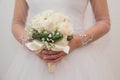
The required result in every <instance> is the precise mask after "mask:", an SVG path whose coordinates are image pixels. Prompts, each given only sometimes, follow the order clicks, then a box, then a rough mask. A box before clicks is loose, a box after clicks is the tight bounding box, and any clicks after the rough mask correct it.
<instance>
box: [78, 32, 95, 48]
mask: <svg viewBox="0 0 120 80" xmlns="http://www.w3.org/2000/svg"><path fill="white" fill-rule="evenodd" d="M79 36H80V37H81V39H82V40H81V41H82V46H84V45H87V44H88V43H89V42H90V41H92V40H93V36H88V35H87V34H85V33H81V34H79Z"/></svg>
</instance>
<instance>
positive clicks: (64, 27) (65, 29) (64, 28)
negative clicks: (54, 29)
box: [58, 22, 74, 35]
mask: <svg viewBox="0 0 120 80" xmlns="http://www.w3.org/2000/svg"><path fill="white" fill-rule="evenodd" d="M58 30H59V31H60V32H61V33H62V34H63V35H72V34H73V32H74V31H73V27H72V24H71V23H68V22H63V23H60V24H59V29H58Z"/></svg>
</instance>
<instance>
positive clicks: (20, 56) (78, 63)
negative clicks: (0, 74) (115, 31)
mask: <svg viewBox="0 0 120 80" xmlns="http://www.w3.org/2000/svg"><path fill="white" fill-rule="evenodd" d="M27 3H28V5H29V14H28V21H29V19H30V18H31V17H32V16H34V15H36V14H37V13H39V12H42V11H44V10H48V9H52V10H56V11H59V12H63V13H64V14H65V15H68V16H70V17H71V19H72V23H73V25H74V28H75V32H76V33H79V31H81V30H82V28H83V21H84V14H85V10H86V7H87V3H88V0H27ZM102 44H104V43H102ZM102 44H101V43H98V44H95V43H93V44H91V45H89V46H85V47H83V48H78V49H76V50H75V51H73V52H72V53H71V54H69V55H67V56H66V57H65V58H64V59H63V60H62V61H61V62H59V63H57V68H56V71H55V72H54V73H49V72H48V69H47V64H46V63H45V62H44V61H42V60H41V59H39V58H38V57H37V56H36V55H35V54H33V53H31V52H29V51H27V50H25V49H24V48H22V47H20V48H19V50H18V53H17V54H16V56H15V59H14V61H13V63H12V65H11V67H10V68H9V69H8V72H7V74H6V76H5V78H4V79H3V80H114V79H113V78H112V73H111V72H110V67H109V64H108V63H107V59H105V58H104V56H102V52H103V51H105V50H106V49H107V47H106V46H104V45H102ZM105 45H107V43H105ZM96 46H97V47H96ZM102 47H103V48H102ZM101 58H102V59H101ZM100 62H104V64H103V65H100V64H101V63H100ZM101 67H102V68H101ZM108 76H111V77H110V78H109V77H108Z"/></svg>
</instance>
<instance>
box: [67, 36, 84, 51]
mask: <svg viewBox="0 0 120 80" xmlns="http://www.w3.org/2000/svg"><path fill="white" fill-rule="evenodd" d="M69 46H70V52H71V51H73V50H74V49H76V48H78V47H81V46H82V39H81V37H80V36H79V34H75V35H74V36H73V39H72V40H71V41H70V42H69Z"/></svg>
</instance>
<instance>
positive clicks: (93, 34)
mask: <svg viewBox="0 0 120 80" xmlns="http://www.w3.org/2000/svg"><path fill="white" fill-rule="evenodd" d="M109 30H110V20H101V21H98V22H96V24H95V25H93V26H92V27H91V28H89V29H87V30H85V31H84V32H83V33H80V34H85V35H87V36H86V37H87V40H88V43H87V44H89V43H91V42H93V41H95V40H97V39H99V38H100V37H102V36H103V35H105V34H106V33H107V32H108V31H109ZM80 34H76V35H74V38H73V39H72V40H71V41H70V43H69V45H70V47H71V51H73V50H74V49H76V48H78V47H82V46H83V44H82V42H83V41H82V40H83V39H82V37H81V36H80ZM89 40H90V41H89ZM71 51H70V52H71Z"/></svg>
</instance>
